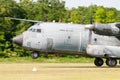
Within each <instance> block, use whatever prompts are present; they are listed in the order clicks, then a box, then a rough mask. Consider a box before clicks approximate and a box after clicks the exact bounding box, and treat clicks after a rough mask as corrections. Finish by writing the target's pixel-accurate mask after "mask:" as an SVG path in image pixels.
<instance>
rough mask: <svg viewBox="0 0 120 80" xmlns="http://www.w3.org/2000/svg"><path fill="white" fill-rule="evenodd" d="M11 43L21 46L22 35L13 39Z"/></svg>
mask: <svg viewBox="0 0 120 80" xmlns="http://www.w3.org/2000/svg"><path fill="white" fill-rule="evenodd" d="M13 43H15V44H17V45H19V46H22V43H23V35H22V34H21V35H18V36H16V37H14V38H13Z"/></svg>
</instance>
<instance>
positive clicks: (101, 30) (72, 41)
mask: <svg viewBox="0 0 120 80" xmlns="http://www.w3.org/2000/svg"><path fill="white" fill-rule="evenodd" d="M10 19H12V20H24V21H29V22H37V23H36V24H35V25H33V26H31V27H30V28H29V29H28V30H27V31H25V32H23V33H22V34H20V35H17V36H16V37H14V38H13V43H15V44H17V45H19V46H21V47H23V48H24V49H26V50H31V51H33V52H32V53H31V56H32V58H37V57H38V55H39V53H43V52H44V53H60V54H62V53H64V54H65V53H67V54H79V55H86V56H91V57H95V60H94V64H95V65H96V66H102V65H103V63H104V61H103V59H102V58H105V59H106V65H108V66H109V67H115V66H116V65H117V60H119V59H120V22H116V23H109V24H88V25H84V24H70V23H56V22H40V21H34V20H26V19H19V18H10Z"/></svg>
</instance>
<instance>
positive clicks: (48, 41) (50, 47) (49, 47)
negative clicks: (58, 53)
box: [47, 38, 53, 50]
mask: <svg viewBox="0 0 120 80" xmlns="http://www.w3.org/2000/svg"><path fill="white" fill-rule="evenodd" d="M52 47H53V39H52V38H47V50H51V49H52Z"/></svg>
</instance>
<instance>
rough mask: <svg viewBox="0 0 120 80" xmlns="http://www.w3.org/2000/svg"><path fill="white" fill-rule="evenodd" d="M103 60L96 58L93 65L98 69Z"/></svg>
mask: <svg viewBox="0 0 120 80" xmlns="http://www.w3.org/2000/svg"><path fill="white" fill-rule="evenodd" d="M103 63H104V62H103V59H101V58H96V59H95V60H94V64H95V65H96V66H98V67H100V66H102V65H103Z"/></svg>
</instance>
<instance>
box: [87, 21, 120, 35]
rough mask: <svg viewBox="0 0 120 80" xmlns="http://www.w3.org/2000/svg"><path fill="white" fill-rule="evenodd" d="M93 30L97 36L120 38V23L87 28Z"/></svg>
mask: <svg viewBox="0 0 120 80" xmlns="http://www.w3.org/2000/svg"><path fill="white" fill-rule="evenodd" d="M87 28H88V29H90V30H93V31H94V33H95V34H99V35H106V36H117V37H118V36H119V35H120V22H116V23H109V24H96V25H93V26H89V27H87Z"/></svg>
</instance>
